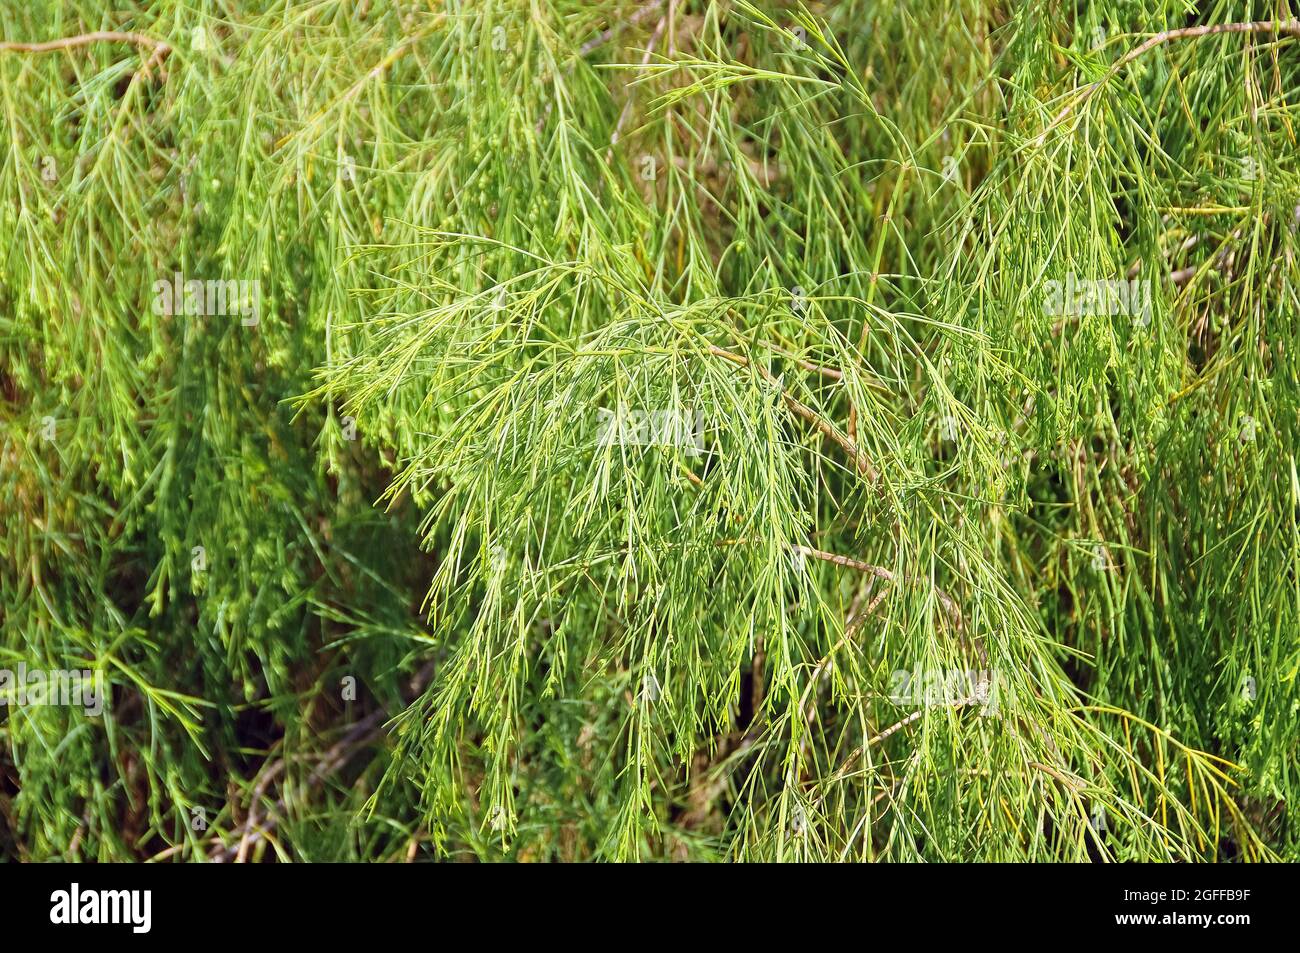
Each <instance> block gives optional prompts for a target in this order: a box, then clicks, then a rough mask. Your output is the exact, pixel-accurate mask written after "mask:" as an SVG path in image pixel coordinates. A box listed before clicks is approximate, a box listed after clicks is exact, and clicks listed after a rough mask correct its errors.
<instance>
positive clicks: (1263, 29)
mask: <svg viewBox="0 0 1300 953" xmlns="http://www.w3.org/2000/svg"><path fill="white" fill-rule="evenodd" d="M1219 33H1285V34H1287V35H1289V36H1294V37H1300V20H1297V19H1292V20H1256V21H1253V22H1246V23H1217V24H1214V25H1213V26H1189V27H1183V28H1181V29H1178V30H1164V31H1162V32H1160V33H1156V34H1154V35H1153V36H1150V37H1148V38H1147V39H1146V40H1145V41H1144V42H1143V43H1141V44H1139V45H1138V46H1135V47H1134V48H1133V49H1131V50H1129V51H1128V52H1127V53H1125V54H1124V55H1123V56H1121V57H1120V58H1119V59H1118V60H1116V61H1115V64H1114V65H1113V66H1112V67H1111V68H1110V69H1108V70H1107V71H1106V74H1105V75H1104V76H1103V77H1102V78H1101V79H1100V80H1098V81H1097V82H1095V83H1089V84H1088V85H1087V86H1084V87H1082V88H1081V89H1080V90H1076V93H1077V94H1078V95H1077V98H1075V99H1072V100H1070V102H1068V103H1066V104H1065V107H1064V108H1063V109H1062V110H1061V111H1060V112H1059V113H1057V114H1056V118H1055V119H1053V120H1052V121H1051V122H1050V123H1048V124H1047V128H1046V129H1044V130H1043V131H1042V132H1041V133H1039V135H1038V139H1037V140H1036V143H1037V145H1040V146H1041V145H1042V144H1043V143H1044V142H1045V141H1046V139H1047V134H1048V133H1049V132H1051V131H1052V130H1053V129H1055V128H1056V127H1057V126H1058V125H1060V124H1061V122H1062V120H1064V119H1065V117H1066V116H1068V115H1069V114H1070V111H1071V110H1072V109H1074V108H1075V107H1076V106H1080V105H1082V104H1084V103H1086V102H1087V101H1088V100H1089V99H1090V98H1092V95H1093V94H1094V93H1095V92H1097V90H1098V89H1099V88H1101V87H1102V86H1104V85H1106V84H1107V83H1109V82H1110V81H1111V80H1112V79H1114V78H1115V74H1117V73H1118V72H1119V71H1120V70H1122V69H1123V68H1124V67H1125V66H1127V65H1128V64H1129V63H1131V62H1133V61H1134V60H1135V59H1137V58H1138V57H1139V56H1142V55H1143V54H1144V53H1148V52H1150V51H1151V50H1153V49H1155V48H1156V47H1157V46H1161V45H1163V44H1165V43H1170V42H1172V41H1174V40H1186V39H1195V38H1197V37H1202V36H1214V35H1216V34H1219Z"/></svg>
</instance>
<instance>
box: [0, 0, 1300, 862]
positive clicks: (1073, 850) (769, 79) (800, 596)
mask: <svg viewBox="0 0 1300 953" xmlns="http://www.w3.org/2000/svg"><path fill="white" fill-rule="evenodd" d="M1258 21H1270V22H1267V23H1265V22H1258ZM1272 21H1278V22H1276V23H1274V22H1272ZM1229 24H1233V26H1226V25H1229ZM1211 25H1225V26H1223V28H1222V29H1212V28H1210V27H1211ZM0 30H2V31H3V42H0V109H2V110H3V117H4V120H3V122H2V123H0V504H2V506H3V509H2V511H0V513H2V515H0V519H2V520H3V522H2V523H0V669H4V668H8V669H13V668H16V666H17V665H18V664H19V663H24V664H25V665H26V666H27V667H28V668H33V669H37V668H39V669H45V670H55V669H72V668H76V669H92V670H98V671H102V672H103V673H104V678H105V679H106V680H107V682H108V684H109V686H110V692H111V699H110V702H109V704H108V706H107V707H106V709H105V711H104V713H103V714H102V715H101V716H99V717H90V716H88V715H87V714H85V713H84V712H83V711H81V710H80V709H78V708H76V707H52V706H36V705H26V706H17V705H8V706H6V707H5V708H2V709H0V855H3V856H8V857H16V858H24V859H47V858H59V857H66V858H82V859H102V860H120V859H149V858H157V859H198V858H201V857H208V858H219V859H261V858H266V859H270V858H277V857H278V858H282V859H302V860H343V859H358V860H361V859H364V860H379V859H406V858H415V857H421V856H424V857H470V858H479V859H484V860H489V859H497V858H508V859H515V860H552V859H569V860H575V859H592V858H598V859H658V858H663V859H746V860H759V859H762V860H767V859H771V860H797V859H832V860H884V861H899V860H921V859H924V860H1088V859H1094V860H1095V859H1116V860H1182V859H1185V860H1229V859H1232V860H1237V859H1241V860H1259V859H1273V858H1279V857H1280V858H1285V859H1290V860H1295V859H1300V844H1298V842H1297V836H1296V831H1295V827H1294V824H1292V823H1291V814H1290V811H1289V808H1290V806H1291V804H1292V803H1293V802H1294V799H1293V798H1292V793H1293V792H1297V791H1298V790H1300V778H1298V777H1297V775H1296V766H1297V750H1296V749H1297V743H1298V740H1300V691H1298V689H1297V678H1296V676H1297V671H1298V670H1300V635H1298V633H1300V477H1298V476H1297V467H1296V447H1297V445H1298V443H1300V441H1298V440H1297V436H1298V431H1300V404H1298V400H1300V380H1298V370H1300V368H1298V365H1297V356H1296V354H1295V351H1296V343H1297V341H1300V327H1298V325H1300V294H1298V289H1300V263H1298V261H1297V253H1298V252H1300V238H1298V235H1297V225H1298V224H1300V169H1298V168H1297V166H1296V163H1295V155H1296V154H1297V144H1296V132H1295V126H1296V122H1297V118H1300V117H1297V115H1296V110H1297V106H1298V105H1300V60H1298V59H1297V57H1300V23H1297V21H1296V19H1295V14H1294V13H1293V12H1292V11H1291V10H1290V8H1289V7H1288V5H1287V3H1286V2H1285V0H1281V2H1278V3H1276V4H1275V5H1273V6H1268V7H1266V6H1265V5H1264V4H1262V3H1256V2H1248V3H1245V4H1231V5H1229V4H1226V3H1213V2H1211V3H1205V4H1200V5H1199V6H1197V5H1193V4H1190V3H1185V2H1175V0H1095V2H1090V3H1086V4H1069V5H1067V4H1059V3H1049V4H1046V5H1042V4H1013V3H994V2H989V0H955V2H953V0H949V2H938V0H918V2H910V3H900V4H876V3H867V2H864V0H846V2H840V3H826V4H820V3H819V4H811V5H809V6H795V5H790V4H772V3H768V4H763V5H751V4H750V3H747V2H743V0H736V2H713V0H664V2H661V3H656V2H649V3H645V4H635V3H623V2H608V3H601V4H589V3H576V2H569V0H560V2H536V0H533V2H523V0H480V2H474V3H469V2H457V0H447V2H440V0H429V2H415V0H402V2H392V0H387V2H386V0H373V2H372V0H312V2H306V3H302V2H289V0H257V2H248V3H245V2H240V3H234V2H233V0H191V2H189V3H187V4H183V5H182V4H177V3H175V2H173V0H128V2H126V3H125V4H122V3H115V4H112V5H103V4H99V3H95V2H93V0H65V2H57V3H56V2H54V0H37V2H34V3H30V4H26V5H21V6H19V7H17V8H5V9H4V10H3V11H0ZM59 40H65V41H66V42H63V43H58V42H50V41H59ZM33 44H37V45H36V46H35V47H33ZM40 44H45V45H44V46H41V45H40ZM173 276H177V279H178V280H179V281H181V282H184V281H187V280H191V279H198V280H206V281H220V282H247V283H256V285H255V287H256V290H257V298H256V301H257V306H256V309H255V313H253V314H250V313H248V311H247V310H245V311H243V312H240V311H239V310H238V309H237V308H236V307H235V306H234V303H233V300H234V299H233V298H232V299H231V301H230V302H228V304H229V307H227V308H224V309H219V310H222V311H223V312H224V313H219V314H214V313H211V311H212V309H211V308H210V307H208V308H206V311H207V312H208V313H199V314H185V313H176V314H168V313H165V311H166V310H167V309H162V308H160V307H159V306H158V301H157V299H158V289H157V287H156V282H158V281H160V280H162V281H170V280H172V279H173ZM1097 282H1111V283H1115V282H1124V283H1125V284H1124V285H1123V286H1122V287H1119V290H1118V291H1117V292H1116V293H1115V295H1114V296H1111V297H1105V294H1106V293H1107V292H1105V291H1104V290H1103V292H1102V297H1094V298H1092V299H1090V300H1089V299H1076V298H1075V297H1074V296H1073V295H1072V294H1071V291H1072V289H1074V288H1076V287H1078V286H1079V284H1080V283H1085V286H1086V287H1088V288H1092V289H1096V287H1097V286H1096V284H1095V283H1097ZM1129 282H1133V284H1131V285H1130V284H1129ZM1087 283H1093V284H1087ZM1108 287H1118V286H1108ZM1061 289H1064V294H1063V295H1062V294H1058V292H1059V291H1060V290H1061ZM1054 298H1055V299H1056V303H1055V306H1054V307H1053V306H1052V305H1051V304H1049V302H1051V301H1052V300H1053V299H1054ZM179 310H181V311H184V310H185V309H184V308H183V307H182V308H180V309H179ZM191 310H199V311H204V310H205V309H204V308H202V307H199V308H192V309H191ZM160 312H163V313H160ZM352 685H355V687H356V691H355V694H353V693H352V692H351V690H350V687H351V686H352ZM917 686H920V689H919V690H918V689H917Z"/></svg>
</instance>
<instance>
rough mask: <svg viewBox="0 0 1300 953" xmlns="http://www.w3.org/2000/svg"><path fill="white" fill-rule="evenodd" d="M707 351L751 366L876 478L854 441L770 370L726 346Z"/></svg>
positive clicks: (801, 415)
mask: <svg viewBox="0 0 1300 953" xmlns="http://www.w3.org/2000/svg"><path fill="white" fill-rule="evenodd" d="M709 353H710V354H712V355H714V356H715V357H720V358H723V359H724V360H727V361H730V362H731V363H733V364H735V365H737V366H739V367H752V368H753V369H754V370H755V371H757V372H758V374H759V376H760V377H762V378H763V379H764V380H765V381H767V382H768V383H769V384H771V385H772V386H773V387H775V388H776V389H777V390H778V391H780V393H781V398H782V399H783V400H784V401H785V403H786V406H787V407H789V408H790V409H791V410H792V411H794V412H795V413H796V414H798V415H799V416H800V417H802V418H803V419H804V420H806V421H808V422H809V423H810V424H812V425H813V426H814V427H816V428H817V429H818V430H819V431H821V433H822V434H824V435H825V436H826V437H827V438H828V439H830V440H831V442H832V443H835V444H837V445H838V446H839V447H840V449H842V450H843V451H844V452H845V453H846V454H848V456H849V459H851V460H853V461H854V463H855V465H856V466H857V468H858V472H859V473H862V474H863V475H865V476H866V477H867V479H868V480H875V479H876V477H877V475H878V474H877V472H876V468H875V467H874V466H872V464H871V461H870V459H868V457H867V455H866V453H865V452H864V451H863V450H862V449H860V448H859V447H858V445H857V444H856V443H854V442H853V441H852V440H850V439H849V438H848V437H846V436H845V435H844V434H842V433H840V432H839V431H838V430H836V429H835V427H834V425H833V424H831V422H830V421H829V420H827V419H826V418H825V417H823V416H821V415H820V414H819V413H817V412H816V411H815V410H813V409H812V408H811V407H809V406H808V405H807V404H805V403H803V402H802V401H800V400H799V399H798V398H797V397H795V396H793V395H792V394H790V393H789V392H788V391H787V390H786V389H785V387H784V386H783V385H782V384H781V382H780V381H778V380H777V379H776V378H775V377H774V376H772V372H771V371H769V370H768V369H767V368H765V367H762V366H760V365H758V364H755V363H754V362H752V361H751V360H750V359H749V358H747V357H745V356H744V355H741V354H736V353H735V352H734V351H728V350H727V349H726V348H721V347H718V346H717V345H716V344H710V345H709Z"/></svg>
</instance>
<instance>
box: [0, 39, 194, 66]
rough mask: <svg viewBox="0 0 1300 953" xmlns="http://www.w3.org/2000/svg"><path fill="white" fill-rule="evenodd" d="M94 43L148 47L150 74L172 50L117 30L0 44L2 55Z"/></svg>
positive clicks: (146, 63)
mask: <svg viewBox="0 0 1300 953" xmlns="http://www.w3.org/2000/svg"><path fill="white" fill-rule="evenodd" d="M92 43H130V44H132V45H134V46H147V47H149V48H150V49H151V50H153V53H152V55H150V57H149V59H147V60H146V61H145V63H144V72H145V73H148V72H149V71H151V70H152V69H153V68H154V67H155V66H157V65H158V64H159V63H161V62H162V61H163V60H164V59H165V58H166V57H167V55H168V54H169V53H171V51H172V48H171V45H170V44H168V43H165V42H163V41H162V40H155V39H154V38H153V37H151V36H146V35H145V34H143V33H129V32H128V33H123V32H119V31H116V30H96V31H95V32H93V33H79V34H78V35H76V36H65V37H62V38H60V39H57V40H46V41H44V42H39V43H22V42H18V41H13V40H8V41H4V42H0V53H3V52H6V51H9V52H14V53H54V52H57V51H58V50H70V49H73V48H75V47H78V46H89V45H90V44H92Z"/></svg>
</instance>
